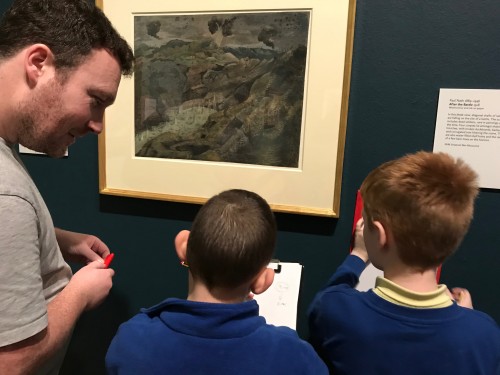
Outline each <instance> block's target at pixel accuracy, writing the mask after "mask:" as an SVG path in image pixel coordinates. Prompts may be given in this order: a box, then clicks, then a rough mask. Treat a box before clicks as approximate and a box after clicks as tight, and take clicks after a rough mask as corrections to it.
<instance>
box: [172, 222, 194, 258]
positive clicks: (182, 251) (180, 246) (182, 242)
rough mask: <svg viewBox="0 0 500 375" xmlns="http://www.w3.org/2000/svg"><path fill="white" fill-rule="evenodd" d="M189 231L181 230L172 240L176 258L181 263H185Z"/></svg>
mask: <svg viewBox="0 0 500 375" xmlns="http://www.w3.org/2000/svg"><path fill="white" fill-rule="evenodd" d="M189 233H190V232H189V231H188V230H181V231H180V232H179V233H178V234H177V236H175V240H174V245H175V252H176V253H177V256H178V257H179V260H180V261H181V262H185V261H186V252H187V242H188V238H189Z"/></svg>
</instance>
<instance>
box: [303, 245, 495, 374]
mask: <svg viewBox="0 0 500 375" xmlns="http://www.w3.org/2000/svg"><path fill="white" fill-rule="evenodd" d="M364 268H365V264H364V262H363V261H362V260H361V259H360V258H358V257H356V256H353V255H349V256H348V257H347V259H346V260H345V261H344V263H343V264H342V265H341V266H340V267H339V268H338V269H337V270H336V272H335V273H334V274H333V276H332V277H331V279H330V281H329V282H328V285H327V286H326V287H325V288H324V289H323V290H321V291H320V292H319V293H318V294H317V295H316V297H315V299H314V300H313V302H312V304H311V306H310V308H309V312H308V314H309V329H310V341H311V343H312V344H313V346H314V347H315V348H316V349H317V351H318V352H319V353H320V354H321V356H322V357H323V358H324V359H325V361H326V362H327V363H328V365H329V366H330V367H331V369H332V370H333V371H332V372H334V373H335V374H338V375H343V374H353V375H370V374H382V375H391V374H398V375H400V374H404V375H413V374H414V375H431V374H432V375H434V374H439V375H447V374H449V375H462V374H463V375H498V374H500V330H499V327H498V325H497V324H496V323H495V321H494V320H493V319H492V318H491V317H489V316H488V315H486V314H484V313H482V312H479V311H475V310H472V309H467V308H463V307H460V306H458V305H457V304H456V303H453V304H452V305H451V306H448V307H443V308H413V307H406V306H401V305H396V304H394V303H392V302H389V301H387V300H385V299H383V298H381V297H379V296H378V295H377V294H375V293H374V292H373V291H372V290H370V291H367V292H360V291H358V290H356V289H354V287H355V286H356V284H357V283H358V280H359V275H360V274H361V272H362V271H363V270H364Z"/></svg>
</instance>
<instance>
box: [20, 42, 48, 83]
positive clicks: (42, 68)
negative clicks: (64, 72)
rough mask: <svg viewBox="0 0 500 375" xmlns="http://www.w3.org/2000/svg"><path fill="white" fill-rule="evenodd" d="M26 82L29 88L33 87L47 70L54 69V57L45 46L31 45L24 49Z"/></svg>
mask: <svg viewBox="0 0 500 375" xmlns="http://www.w3.org/2000/svg"><path fill="white" fill-rule="evenodd" d="M24 68H25V71H26V80H27V82H28V84H29V86H30V87H34V86H35V85H36V84H37V82H38V80H39V78H40V77H41V76H42V75H44V74H46V72H47V71H48V69H49V68H50V69H54V68H55V67H54V55H53V54H52V51H51V50H50V48H49V47H47V46H46V45H45V44H40V43H39V44H33V45H32V46H29V47H28V48H26V51H25V58H24Z"/></svg>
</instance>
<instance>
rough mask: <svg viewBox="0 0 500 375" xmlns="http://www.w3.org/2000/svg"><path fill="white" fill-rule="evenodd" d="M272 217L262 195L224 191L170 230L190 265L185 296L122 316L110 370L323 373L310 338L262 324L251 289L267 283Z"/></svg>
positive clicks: (109, 356)
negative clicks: (184, 226)
mask: <svg viewBox="0 0 500 375" xmlns="http://www.w3.org/2000/svg"><path fill="white" fill-rule="evenodd" d="M275 242H276V223H275V218H274V214H273V212H272V211H271V208H270V207H269V205H268V204H267V202H266V201H265V200H264V199H263V198H262V197H260V196H259V195H257V194H255V193H252V192H249V191H246V190H228V191H224V192H222V193H220V194H218V195H216V196H214V197H212V198H211V199H209V200H208V201H207V202H206V203H205V205H203V207H202V208H201V209H200V211H199V212H198V214H197V215H196V217H195V219H194V222H193V225H192V227H191V232H189V231H187V230H184V231H181V232H180V233H179V234H178V235H177V237H176V238H175V249H176V252H177V256H178V257H179V260H180V261H181V263H183V264H184V265H187V266H188V267H189V292H188V297H187V300H183V299H177V298H169V299H166V300H165V301H163V302H162V303H160V304H159V305H156V306H153V307H151V308H149V309H144V310H142V312H141V313H139V314H138V315H136V316H135V317H133V318H132V319H131V320H129V321H128V322H126V323H124V324H122V325H121V326H120V328H119V330H118V333H117V335H116V336H115V338H114V339H113V342H112V343H111V346H110V348H109V350H108V353H107V356H106V367H107V369H108V373H109V374H131V375H132V374H134V375H137V374H148V375H152V374H182V375H184V374H186V375H188V374H189V375H194V374H217V375H225V374H238V375H255V374H259V375H266V374H269V375H276V374H304V375H309V374H315V375H321V374H328V369H327V367H326V366H325V364H324V363H323V362H322V361H321V359H320V358H319V357H318V355H317V354H316V352H315V351H314V349H313V348H312V347H311V345H310V344H309V343H307V342H305V341H303V340H301V339H300V338H299V336H298V335H297V333H296V332H295V331H293V330H292V329H290V328H288V327H275V326H272V325H268V324H266V321H265V319H264V318H263V317H261V316H259V306H258V304H257V302H256V301H255V300H248V296H249V294H250V293H254V294H260V293H263V292H264V291H266V289H267V288H269V286H271V284H272V282H273V279H274V270H273V269H271V268H267V265H268V264H269V262H270V260H271V257H272V255H273V253H274V248H275Z"/></svg>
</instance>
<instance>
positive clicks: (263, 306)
mask: <svg viewBox="0 0 500 375" xmlns="http://www.w3.org/2000/svg"><path fill="white" fill-rule="evenodd" d="M268 267H269V268H273V269H274V272H275V273H274V281H273V283H272V285H271V286H270V287H269V289H268V290H266V291H265V292H264V293H262V294H256V295H254V297H253V299H254V300H256V301H257V303H258V304H259V315H261V316H263V317H264V318H265V319H266V322H267V323H268V324H273V325H275V326H287V327H290V328H292V329H294V330H295V329H296V327H297V306H298V302H299V292H300V281H301V277H302V269H303V268H304V267H303V266H302V265H301V264H300V263H288V262H280V261H279V260H277V259H275V260H273V261H271V263H269V265H268Z"/></svg>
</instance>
